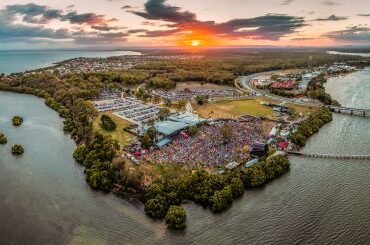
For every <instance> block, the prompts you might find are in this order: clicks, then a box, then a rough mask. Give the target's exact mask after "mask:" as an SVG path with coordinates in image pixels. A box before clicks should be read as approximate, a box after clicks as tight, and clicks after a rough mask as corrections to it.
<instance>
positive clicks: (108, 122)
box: [100, 115, 117, 131]
mask: <svg viewBox="0 0 370 245" xmlns="http://www.w3.org/2000/svg"><path fill="white" fill-rule="evenodd" d="M100 119H101V123H102V124H101V125H102V128H103V129H105V130H107V131H114V130H116V128H117V124H116V123H115V122H114V121H113V120H112V118H111V117H110V116H108V115H102V116H101V118H100Z"/></svg>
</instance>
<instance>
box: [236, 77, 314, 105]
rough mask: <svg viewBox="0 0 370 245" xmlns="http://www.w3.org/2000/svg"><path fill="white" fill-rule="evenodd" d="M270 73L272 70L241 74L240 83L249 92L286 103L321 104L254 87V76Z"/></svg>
mask: <svg viewBox="0 0 370 245" xmlns="http://www.w3.org/2000/svg"><path fill="white" fill-rule="evenodd" d="M269 73H271V72H261V73H255V74H252V75H248V76H241V77H239V81H240V85H241V86H242V87H243V88H244V89H245V90H248V91H249V92H252V93H253V94H256V95H258V94H259V95H261V96H263V97H266V98H270V99H274V100H278V101H281V102H284V103H289V104H295V105H303V106H319V105H320V104H319V103H312V102H306V101H303V100H301V99H291V98H286V97H282V96H278V95H274V94H270V93H267V92H266V91H264V90H260V89H257V88H256V87H254V86H252V85H251V84H250V81H251V80H252V79H253V78H256V77H258V76H262V75H267V74H269Z"/></svg>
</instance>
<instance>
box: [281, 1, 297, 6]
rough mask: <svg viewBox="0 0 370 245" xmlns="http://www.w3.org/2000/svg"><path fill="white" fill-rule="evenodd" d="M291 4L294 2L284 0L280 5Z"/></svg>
mask: <svg viewBox="0 0 370 245" xmlns="http://www.w3.org/2000/svg"><path fill="white" fill-rule="evenodd" d="M292 2H294V0H285V1H284V2H282V3H281V4H280V5H289V4H291V3H292Z"/></svg>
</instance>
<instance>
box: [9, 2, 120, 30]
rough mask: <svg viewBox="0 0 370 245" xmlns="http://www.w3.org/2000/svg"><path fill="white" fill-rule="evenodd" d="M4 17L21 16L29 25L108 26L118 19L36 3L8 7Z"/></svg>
mask: <svg viewBox="0 0 370 245" xmlns="http://www.w3.org/2000/svg"><path fill="white" fill-rule="evenodd" d="M2 13H3V14H4V15H7V16H8V18H11V17H13V16H15V15H21V16H22V20H23V21H24V22H27V23H35V24H37V23H39V24H46V23H48V22H49V21H50V20H60V21H67V22H69V23H71V24H88V25H102V26H103V25H108V22H112V21H116V20H117V19H106V16H105V15H98V14H95V13H82V14H79V13H77V11H72V12H68V13H63V11H62V10H59V9H52V8H49V7H48V6H45V5H37V4H34V3H28V4H15V5H7V6H6V7H5V9H4V10H2Z"/></svg>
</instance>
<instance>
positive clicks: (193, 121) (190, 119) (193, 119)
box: [167, 112, 205, 126]
mask: <svg viewBox="0 0 370 245" xmlns="http://www.w3.org/2000/svg"><path fill="white" fill-rule="evenodd" d="M167 119H168V120H170V121H174V122H181V123H186V124H188V125H190V126H195V125H197V124H199V123H201V122H203V121H205V119H203V118H200V117H199V116H198V115H196V114H194V113H191V112H184V113H181V114H178V115H174V116H170V117H168V118H167Z"/></svg>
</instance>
